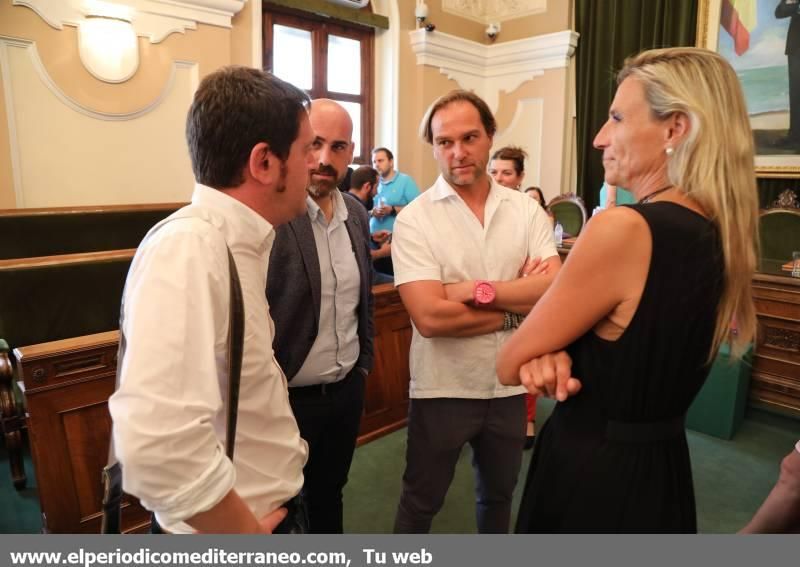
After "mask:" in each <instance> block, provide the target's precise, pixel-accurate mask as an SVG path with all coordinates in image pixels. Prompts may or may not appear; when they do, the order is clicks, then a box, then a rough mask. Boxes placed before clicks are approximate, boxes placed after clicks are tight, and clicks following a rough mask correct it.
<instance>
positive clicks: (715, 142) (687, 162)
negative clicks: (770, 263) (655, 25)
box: [617, 47, 758, 357]
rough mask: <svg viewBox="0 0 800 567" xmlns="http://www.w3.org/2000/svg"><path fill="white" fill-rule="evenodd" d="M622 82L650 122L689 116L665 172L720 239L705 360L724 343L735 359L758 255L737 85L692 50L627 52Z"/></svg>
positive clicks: (725, 70) (750, 310) (752, 316)
mask: <svg viewBox="0 0 800 567" xmlns="http://www.w3.org/2000/svg"><path fill="white" fill-rule="evenodd" d="M628 77H634V78H636V79H637V80H638V81H639V82H640V83H641V84H642V86H643V87H644V91H645V97H646V98H647V101H648V103H649V105H650V108H651V111H652V112H653V114H654V115H655V116H656V117H657V118H659V119H664V118H667V117H668V116H670V115H671V114H673V113H675V112H681V113H683V114H685V115H686V116H687V117H688V120H689V122H690V125H691V126H690V129H689V133H688V135H687V136H686V138H685V139H684V140H683V141H682V142H681V143H680V145H678V146H677V147H675V148H674V154H673V155H672V156H671V157H670V158H669V162H668V165H667V175H668V177H669V181H670V183H672V184H673V185H675V186H677V187H680V189H681V190H682V191H683V192H685V193H686V194H687V195H689V196H690V197H691V198H693V199H694V200H695V201H697V203H698V204H699V205H700V206H701V207H702V208H703V209H704V210H705V211H706V213H707V214H708V215H709V217H710V218H711V219H712V221H713V222H714V223H715V224H716V225H717V228H718V230H719V234H720V238H721V242H722V252H723V256H724V265H725V279H724V286H723V291H722V298H721V300H720V304H719V308H718V311H717V324H716V329H715V331H714V340H713V343H712V348H711V352H710V353H709V356H710V357H712V356H714V355H715V354H716V352H717V350H718V349H719V347H720V345H721V344H722V343H723V342H725V341H726V340H728V339H730V341H731V354H732V355H733V356H736V357H738V356H741V354H742V353H743V352H744V350H745V349H746V348H747V345H748V344H749V343H750V342H751V341H752V340H753V337H754V336H755V332H756V313H755V306H754V304H753V298H752V292H751V287H750V286H751V282H752V277H753V272H754V271H755V268H756V261H757V253H758V252H757V251H758V230H757V228H758V192H757V189H756V179H755V170H754V155H753V133H752V131H751V130H750V120H749V118H748V116H747V108H746V106H745V101H744V96H743V94H742V89H741V87H740V85H739V80H738V79H737V77H736V73H735V72H734V71H733V69H732V68H731V66H730V64H728V62H727V61H725V59H723V58H722V57H721V56H720V55H718V54H717V53H714V52H713V51H709V50H707V49H699V48H693V47H678V48H669V49H653V50H650V51H643V52H642V53H639V54H638V55H634V56H633V57H630V58H628V59H627V60H626V61H625V64H624V66H623V68H622V70H621V71H620V72H619V74H618V75H617V84H619V83H621V82H622V81H623V80H625V79H626V78H628ZM732 325H735V326H736V329H737V330H736V332H733V333H732V332H731V326H732Z"/></svg>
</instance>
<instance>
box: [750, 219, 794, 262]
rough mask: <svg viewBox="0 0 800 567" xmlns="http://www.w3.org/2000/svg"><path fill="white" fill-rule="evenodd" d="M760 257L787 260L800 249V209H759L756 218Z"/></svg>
mask: <svg viewBox="0 0 800 567" xmlns="http://www.w3.org/2000/svg"><path fill="white" fill-rule="evenodd" d="M758 235H759V237H760V239H761V258H762V259H765V260H780V261H781V262H788V261H789V260H791V259H792V252H795V251H800V209H790V208H775V209H766V210H764V211H761V216H760V218H759V220H758Z"/></svg>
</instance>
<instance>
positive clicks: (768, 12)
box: [697, 0, 800, 177]
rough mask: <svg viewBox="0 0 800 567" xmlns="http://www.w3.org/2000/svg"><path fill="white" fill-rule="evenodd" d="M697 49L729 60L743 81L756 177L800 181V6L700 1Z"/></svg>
mask: <svg viewBox="0 0 800 567" xmlns="http://www.w3.org/2000/svg"><path fill="white" fill-rule="evenodd" d="M790 26H791V37H790V34H789V31H790ZM787 42H788V43H787ZM697 45H698V46H700V47H705V48H708V49H711V50H713V51H716V52H717V53H719V54H720V55H722V56H723V57H725V59H726V60H727V61H728V62H729V63H730V64H731V66H732V67H733V68H734V70H735V71H736V74H737V76H738V77H739V81H740V82H741V85H742V90H743V91H744V97H745V99H746V101H747V112H748V114H749V115H750V125H751V127H752V129H753V137H754V141H755V148H756V174H757V175H758V176H759V177H800V0H699V3H698V14H697ZM787 46H788V47H789V49H788V51H789V52H790V53H791V54H790V55H786V51H787ZM790 68H791V72H792V75H791V76H790ZM790 82H792V83H793V85H794V86H793V88H792V89H791V91H790V88H789V85H790ZM790 94H791V96H790Z"/></svg>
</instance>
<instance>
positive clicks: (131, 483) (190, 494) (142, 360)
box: [109, 220, 235, 525]
mask: <svg viewBox="0 0 800 567" xmlns="http://www.w3.org/2000/svg"><path fill="white" fill-rule="evenodd" d="M193 223H201V224H207V223H203V222H202V221H197V220H185V221H183V220H182V221H173V222H170V223H168V224H167V225H166V226H165V227H162V228H161V229H160V230H159V231H158V232H157V233H156V234H155V235H154V236H153V237H151V238H149V239H148V240H147V241H146V242H145V243H144V244H143V245H142V246H141V247H140V250H139V251H138V252H137V255H136V258H135V259H134V262H133V264H132V267H131V271H130V273H129V275H128V279H127V282H126V289H125V299H124V324H123V330H124V335H125V341H126V345H125V353H124V356H123V358H122V360H121V361H120V365H121V368H120V372H121V375H120V384H119V387H118V390H117V392H116V393H115V394H114V395H113V396H112V397H111V398H110V400H109V410H110V412H111V416H112V419H113V423H114V444H115V451H116V454H117V458H118V460H119V461H120V463H121V464H122V467H123V486H124V489H125V491H126V492H128V493H130V494H133V495H134V496H136V497H137V498H139V500H140V501H141V502H142V504H143V505H144V507H145V508H147V509H148V510H151V511H155V512H158V514H159V519H160V520H161V521H162V523H164V524H165V525H168V524H173V523H177V522H181V521H183V520H185V519H187V518H190V517H192V516H194V515H196V514H197V513H199V512H202V511H205V510H208V509H209V508H211V507H213V506H214V505H215V504H217V503H218V502H219V501H220V500H222V498H223V497H224V496H225V495H226V494H227V493H228V492H229V491H230V490H231V489H232V488H233V486H234V482H235V472H234V468H233V464H232V463H231V462H230V460H229V459H228V458H227V457H226V455H225V450H224V447H223V445H222V443H221V442H220V441H219V438H218V435H217V432H216V431H215V422H218V419H219V416H220V414H221V413H222V412H224V407H223V399H222V396H221V394H220V388H221V386H222V387H227V364H226V361H225V352H226V339H227V328H228V298H229V287H228V286H229V282H228V261H227V252H226V249H225V244H224V242H222V243H221V242H220V239H219V237H218V235H217V237H216V238H213V237H212V235H209V234H208V232H207V231H206V230H202V229H201V230H197V228H198V227H197V226H196V224H195V226H194V230H192V224H193ZM170 225H172V226H170ZM208 228H209V229H210V230H211V231H214V230H215V229H214V228H211V227H208ZM220 376H222V379H221V378H220Z"/></svg>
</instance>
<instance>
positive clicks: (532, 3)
mask: <svg viewBox="0 0 800 567" xmlns="http://www.w3.org/2000/svg"><path fill="white" fill-rule="evenodd" d="M562 1H563V0H562ZM442 10H444V11H445V12H447V13H450V14H454V15H456V16H461V17H462V18H467V19H469V20H473V21H475V22H480V23H482V24H489V23H492V22H503V21H505V20H512V19H516V18H521V17H523V16H530V15H533V14H541V13H543V12H546V11H547V0H442Z"/></svg>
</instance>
